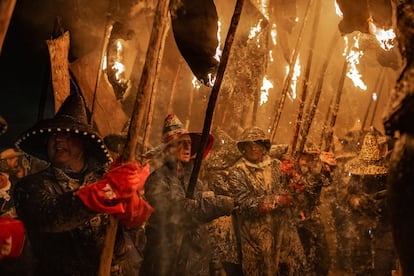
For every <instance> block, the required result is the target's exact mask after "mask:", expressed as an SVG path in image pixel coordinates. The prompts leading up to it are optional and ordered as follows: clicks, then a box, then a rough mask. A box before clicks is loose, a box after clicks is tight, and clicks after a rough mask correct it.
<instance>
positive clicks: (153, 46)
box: [98, 0, 170, 276]
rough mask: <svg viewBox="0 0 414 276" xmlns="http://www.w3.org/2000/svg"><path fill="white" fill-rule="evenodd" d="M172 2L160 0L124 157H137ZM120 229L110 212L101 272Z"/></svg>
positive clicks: (104, 273) (109, 259) (102, 273)
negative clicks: (142, 126) (140, 134)
mask: <svg viewBox="0 0 414 276" xmlns="http://www.w3.org/2000/svg"><path fill="white" fill-rule="evenodd" d="M169 2H170V1H169V0H159V1H158V4H157V8H156V12H155V15H154V21H153V26H152V32H151V37H150V41H149V46H148V49H147V55H146V59H145V63H144V68H143V69H142V74H141V79H140V83H139V86H138V91H137V95H136V100H135V104H134V108H133V111H132V115H131V123H130V125H129V129H128V138H127V144H126V145H125V148H124V150H123V152H122V159H123V160H129V161H133V160H135V151H136V146H137V143H138V135H139V130H140V129H141V125H142V118H143V116H144V112H145V111H146V108H143V107H145V106H146V101H147V99H148V97H149V93H150V92H151V88H152V86H153V81H154V79H155V76H154V74H155V72H156V61H157V57H158V55H157V53H158V51H159V50H158V49H160V47H161V44H162V38H163V33H164V28H165V26H166V22H167V20H168V7H169ZM117 229H118V221H117V219H116V218H115V217H113V216H110V223H109V225H108V227H107V231H106V235H105V242H104V248H103V251H102V255H101V259H100V265H99V272H98V275H99V276H108V275H110V270H111V263H112V255H113V251H114V246H115V238H116V232H117Z"/></svg>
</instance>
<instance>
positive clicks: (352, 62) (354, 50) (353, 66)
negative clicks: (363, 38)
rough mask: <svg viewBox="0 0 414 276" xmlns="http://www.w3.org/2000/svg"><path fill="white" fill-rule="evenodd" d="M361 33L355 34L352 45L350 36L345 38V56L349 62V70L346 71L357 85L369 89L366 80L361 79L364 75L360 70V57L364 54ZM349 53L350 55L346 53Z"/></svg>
mask: <svg viewBox="0 0 414 276" xmlns="http://www.w3.org/2000/svg"><path fill="white" fill-rule="evenodd" d="M360 35H361V33H358V34H357V35H354V36H353V37H352V39H353V40H354V44H353V45H352V46H351V47H350V46H349V45H348V43H349V42H348V37H347V36H344V40H345V51H344V56H346V61H347V62H348V67H349V71H348V72H347V73H346V76H347V77H348V78H350V79H351V80H352V82H353V83H354V85H355V87H359V88H361V89H362V90H367V86H366V85H365V83H364V81H363V80H362V79H361V77H362V75H361V74H360V73H359V71H358V64H359V58H360V57H362V56H363V54H364V53H363V52H362V51H360V50H359V39H360ZM346 53H348V55H346Z"/></svg>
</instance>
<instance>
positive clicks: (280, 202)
mask: <svg viewBox="0 0 414 276" xmlns="http://www.w3.org/2000/svg"><path fill="white" fill-rule="evenodd" d="M292 201H293V198H292V196H291V195H288V194H284V193H283V194H279V195H271V196H265V197H264V198H263V200H262V201H261V202H260V203H259V204H258V208H259V213H262V214H264V213H268V212H270V211H273V210H275V209H276V208H277V207H278V206H289V205H291V204H292Z"/></svg>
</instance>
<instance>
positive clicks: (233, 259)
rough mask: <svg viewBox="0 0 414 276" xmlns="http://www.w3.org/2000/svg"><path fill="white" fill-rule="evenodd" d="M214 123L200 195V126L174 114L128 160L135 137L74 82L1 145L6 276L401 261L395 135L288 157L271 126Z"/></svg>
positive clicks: (371, 266)
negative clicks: (11, 142)
mask: <svg viewBox="0 0 414 276" xmlns="http://www.w3.org/2000/svg"><path fill="white" fill-rule="evenodd" d="M213 133H214V135H210V136H209V137H208V143H207V145H205V147H204V151H202V154H203V166H202V170H201V172H200V175H199V176H198V178H197V181H196V183H195V189H194V193H193V194H188V193H187V192H188V186H189V185H190V184H191V183H190V178H191V174H192V172H193V166H194V164H193V163H194V159H195V156H196V155H197V154H198V153H199V150H200V146H202V145H201V141H202V139H201V134H200V133H195V132H190V131H189V130H187V129H186V128H185V127H184V125H183V124H182V122H181V121H180V119H179V118H178V117H177V116H176V115H175V114H168V115H167V116H166V118H165V120H164V125H163V131H162V138H161V143H160V144H159V145H158V146H157V147H155V148H153V149H151V151H150V152H148V153H142V152H141V153H137V158H136V160H123V156H122V154H120V153H121V152H122V149H123V146H124V145H123V143H125V142H126V136H122V137H121V136H117V135H111V136H110V137H105V138H104V137H101V136H100V134H99V133H97V132H96V131H95V130H94V129H93V127H92V126H90V124H89V123H88V118H87V112H86V108H85V104H84V101H83V98H82V97H81V95H79V94H76V93H74V94H71V95H70V96H69V97H68V98H67V99H66V100H65V102H64V103H63V104H62V106H61V107H60V109H59V110H58V112H57V113H56V115H55V116H54V117H53V118H50V119H44V120H41V121H39V122H37V123H36V124H35V125H34V126H33V127H32V128H30V129H29V130H27V131H25V132H23V133H22V134H21V135H20V136H19V137H18V138H17V139H16V143H15V148H10V149H7V150H4V151H3V152H1V153H0V208H1V209H0V210H1V214H0V275H97V274H100V275H102V274H101V272H102V271H103V270H104V269H105V267H106V268H107V269H109V270H108V271H110V274H111V275H333V274H332V271H337V272H340V274H341V275H391V272H392V271H393V270H396V269H397V256H396V253H395V251H394V247H393V244H392V232H391V226H390V222H389V217H388V207H387V202H386V200H385V194H386V190H387V187H386V181H385V179H386V176H387V157H388V156H389V152H390V149H389V148H387V145H388V142H389V141H388V140H386V139H384V136H382V135H381V134H380V133H379V132H378V131H376V130H374V129H373V130H371V131H368V132H364V133H362V132H361V135H359V136H358V137H357V138H358V139H359V140H360V141H361V143H360V145H361V146H360V148H358V149H355V148H352V149H350V148H349V147H347V146H349V145H352V144H353V143H355V145H356V144H359V143H358V141H357V139H355V140H353V141H347V143H346V144H345V143H344V141H341V143H340V145H341V146H342V148H339V147H338V148H337V149H335V154H334V150H332V151H329V152H325V151H321V150H320V149H319V148H318V147H317V146H315V145H314V144H311V143H308V144H306V146H305V148H304V149H303V150H302V151H301V152H299V153H296V154H288V151H287V148H286V150H285V151H284V152H282V153H281V154H277V156H276V155H275V154H272V150H271V149H272V146H273V145H271V141H270V140H269V138H268V137H267V133H266V132H265V131H264V130H263V129H261V128H259V127H256V126H252V127H248V128H246V129H244V130H242V131H240V132H235V133H232V134H233V138H232V137H230V136H229V135H228V134H227V133H225V132H224V131H222V130H219V129H217V130H215V132H213ZM114 137H115V138H117V139H116V142H114V143H110V140H111V138H114ZM327 199H329V202H325V205H328V206H329V210H330V212H329V214H327V213H325V211H326V210H325V209H323V206H322V205H323V203H324V202H323V201H324V200H327ZM328 217H331V219H328ZM327 227H331V228H333V229H334V231H333V232H334V235H331V234H330V233H331V232H332V231H328V230H329V229H326V228H327ZM110 229H113V230H114V236H113V237H112V240H113V244H114V245H113V248H112V247H111V246H109V247H108V241H110V238H111V231H109V230H110ZM108 238H109V239H108ZM333 244H334V245H333ZM105 256H109V260H110V261H109V262H104V261H103V260H105Z"/></svg>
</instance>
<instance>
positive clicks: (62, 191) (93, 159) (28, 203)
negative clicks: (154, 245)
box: [13, 93, 152, 275]
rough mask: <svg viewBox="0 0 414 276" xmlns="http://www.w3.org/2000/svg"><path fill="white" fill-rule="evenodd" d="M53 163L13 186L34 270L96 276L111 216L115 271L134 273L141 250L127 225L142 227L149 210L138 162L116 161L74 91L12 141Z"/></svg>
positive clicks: (25, 151)
mask: <svg viewBox="0 0 414 276" xmlns="http://www.w3.org/2000/svg"><path fill="white" fill-rule="evenodd" d="M15 145H16V147H17V148H18V149H20V150H21V151H23V152H24V153H26V154H28V155H30V156H32V157H35V158H38V159H41V160H44V161H46V162H48V163H49V166H48V167H46V168H45V169H44V170H42V171H39V172H37V173H34V174H29V175H28V176H26V177H24V178H23V179H21V180H20V181H19V183H17V185H16V187H15V191H14V194H13V196H14V198H15V202H16V211H17V214H18V216H19V218H20V219H21V220H22V221H23V222H24V226H25V228H26V231H27V234H28V237H29V240H30V241H31V244H32V247H33V253H34V255H35V257H36V259H37V266H36V270H35V271H34V274H35V275H97V274H98V271H99V268H100V265H101V264H100V257H101V255H102V254H103V249H104V238H105V232H106V228H107V225H108V223H109V215H113V216H115V217H116V218H118V220H119V224H120V226H119V227H118V231H117V234H116V238H115V246H114V248H115V249H114V252H110V253H111V254H112V264H110V265H111V273H112V274H113V275H136V274H137V271H138V264H137V263H136V256H137V252H136V250H135V248H134V246H133V245H132V241H131V240H130V239H129V238H128V236H127V235H125V228H126V227H133V226H135V225H140V224H142V223H143V222H144V221H145V220H146V219H147V218H148V217H149V215H150V214H151V211H152V208H151V207H150V206H149V205H148V204H147V203H146V202H145V201H144V200H142V198H141V197H139V196H138V194H137V192H136V191H137V190H138V189H139V187H138V186H139V181H140V179H139V166H138V165H137V164H136V162H128V163H123V164H112V165H111V168H110V169H109V170H107V169H108V168H109V165H110V162H111V158H110V156H109V153H108V150H107V148H106V147H105V145H104V144H103V139H102V138H101V136H100V135H99V133H97V132H96V131H95V130H94V129H93V128H92V127H91V126H90V125H89V124H88V120H87V113H86V108H85V103H84V101H83V98H82V97H81V95H80V94H78V93H74V94H71V95H69V96H68V97H67V98H66V100H65V101H64V102H63V104H62V105H61V107H60V109H59V110H58V112H57V113H56V115H55V116H54V117H53V118H49V119H44V120H41V121H39V122H38V123H36V124H35V125H34V126H33V127H32V128H30V129H29V130H27V131H25V132H23V133H22V134H21V135H20V136H19V137H18V139H17V141H16V142H15Z"/></svg>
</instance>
